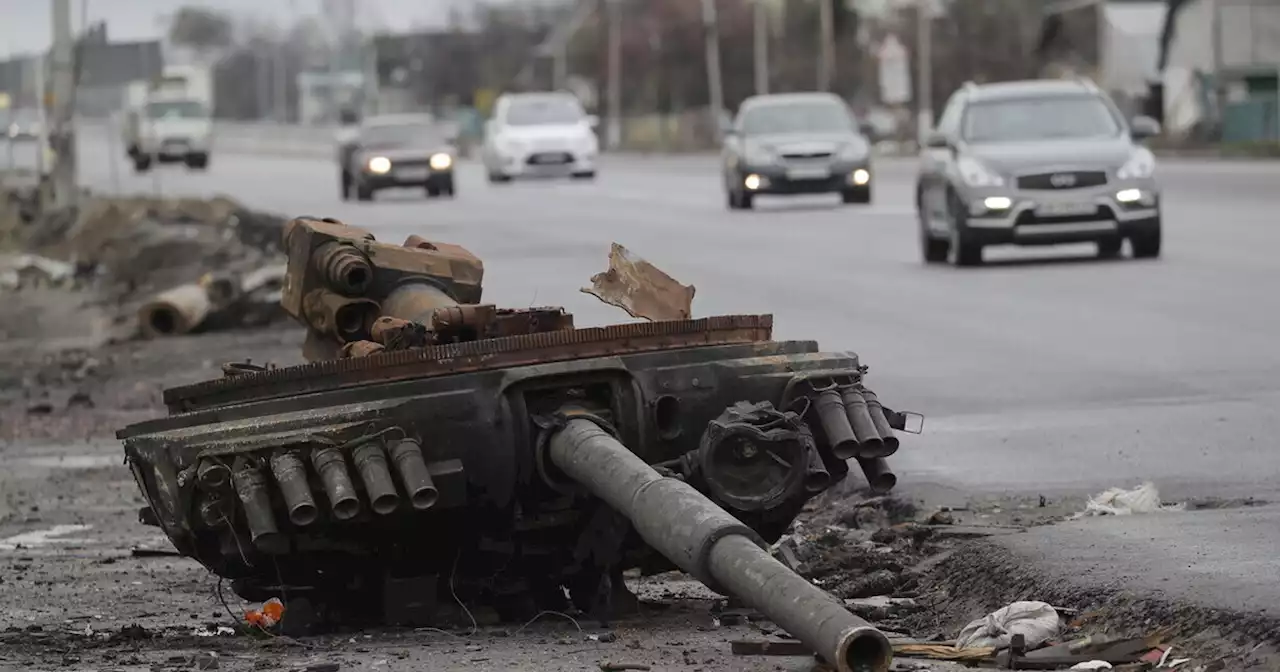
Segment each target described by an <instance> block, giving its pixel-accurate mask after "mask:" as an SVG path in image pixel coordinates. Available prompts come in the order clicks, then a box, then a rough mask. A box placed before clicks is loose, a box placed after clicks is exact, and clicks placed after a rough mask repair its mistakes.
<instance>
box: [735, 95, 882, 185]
mask: <svg viewBox="0 0 1280 672" xmlns="http://www.w3.org/2000/svg"><path fill="white" fill-rule="evenodd" d="M723 172H724V189H725V194H726V196H727V198H728V203H729V207H730V208H732V209H735V210H738V209H749V208H751V207H752V204H753V202H754V200H755V197H756V196H758V195H760V194H827V193H838V194H840V195H841V197H842V198H843V200H844V202H845V203H870V202H871V147H870V143H869V142H868V141H867V136H866V133H865V132H864V129H863V128H861V127H860V126H859V124H858V123H857V121H856V120H855V119H854V116H853V113H852V112H850V110H849V107H848V106H847V105H845V103H844V101H843V100H841V99H840V98H839V97H837V96H835V95H832V94H829V93H785V94H773V95H764V96H752V97H751V98H748V99H746V100H745V101H743V103H742V106H741V107H740V108H738V116H737V118H736V119H734V121H733V124H732V126H731V127H730V128H728V129H726V130H725V140H724V151H723Z"/></svg>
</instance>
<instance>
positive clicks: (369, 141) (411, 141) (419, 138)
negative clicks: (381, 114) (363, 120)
mask: <svg viewBox="0 0 1280 672" xmlns="http://www.w3.org/2000/svg"><path fill="white" fill-rule="evenodd" d="M437 135H438V134H437V132H436V130H435V128H434V127H432V126H430V125H428V124H386V125H382V126H369V127H367V128H365V129H364V130H363V131H361V132H360V142H361V143H362V144H364V145H365V146H367V147H398V146H404V145H407V146H413V145H424V144H429V143H432V142H435V141H436V140H437V137H436V136H437Z"/></svg>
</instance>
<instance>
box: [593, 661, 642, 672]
mask: <svg viewBox="0 0 1280 672" xmlns="http://www.w3.org/2000/svg"><path fill="white" fill-rule="evenodd" d="M651 669H653V668H652V667H651V666H649V665H645V664H644V663H600V670H601V672H624V670H641V671H642V672H643V671H645V670H651Z"/></svg>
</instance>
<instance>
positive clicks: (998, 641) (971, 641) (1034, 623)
mask: <svg viewBox="0 0 1280 672" xmlns="http://www.w3.org/2000/svg"><path fill="white" fill-rule="evenodd" d="M1019 634H1020V635H1022V636H1023V637H1025V638H1026V641H1027V648H1029V649H1031V648H1035V647H1037V646H1040V645H1041V644H1043V643H1045V642H1046V641H1048V640H1049V638H1050V637H1053V636H1054V635H1056V634H1058V612H1057V611H1054V609H1053V607H1051V606H1049V605H1048V604H1047V603H1044V602H1014V603H1013V604H1010V605H1009V606H1007V607H1005V608H1003V609H999V610H997V611H994V612H992V613H990V614H987V617H986V618H979V619H977V620H976V621H973V622H972V623H970V624H969V625H966V626H964V629H963V630H961V631H960V636H959V637H957V638H956V648H957V649H968V648H971V647H988V646H990V647H994V648H996V649H1007V648H1009V643H1010V641H1011V640H1012V639H1013V636H1014V635H1019Z"/></svg>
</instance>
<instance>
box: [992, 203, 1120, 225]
mask: <svg viewBox="0 0 1280 672" xmlns="http://www.w3.org/2000/svg"><path fill="white" fill-rule="evenodd" d="M1115 218H1116V213H1115V212H1113V211H1112V210H1111V208H1110V207H1109V206H1106V205H1099V206H1098V209H1097V210H1096V211H1094V212H1093V213H1092V214H1088V215H1069V216H1066V217H1042V216H1040V215H1037V214H1036V213H1035V211H1033V210H1026V211H1024V212H1022V213H1021V214H1019V215H1018V219H1017V221H1016V222H1014V224H1015V225H1017V226H1023V225H1028V224H1029V225H1033V226H1034V225H1036V224H1076V223H1080V222H1099V221H1107V220H1113V219H1115Z"/></svg>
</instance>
